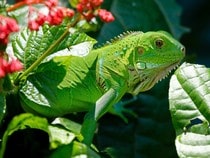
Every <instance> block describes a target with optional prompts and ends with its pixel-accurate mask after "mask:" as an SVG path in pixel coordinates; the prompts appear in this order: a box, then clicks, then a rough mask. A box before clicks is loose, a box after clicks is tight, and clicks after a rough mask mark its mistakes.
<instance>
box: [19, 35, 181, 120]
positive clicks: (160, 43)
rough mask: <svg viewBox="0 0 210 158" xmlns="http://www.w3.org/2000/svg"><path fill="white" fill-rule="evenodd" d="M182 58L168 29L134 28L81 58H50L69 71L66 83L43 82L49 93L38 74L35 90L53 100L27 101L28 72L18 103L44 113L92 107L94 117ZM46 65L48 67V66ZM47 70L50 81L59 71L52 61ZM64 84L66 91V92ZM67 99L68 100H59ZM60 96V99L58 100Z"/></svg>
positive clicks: (143, 88)
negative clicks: (48, 87)
mask: <svg viewBox="0 0 210 158" xmlns="http://www.w3.org/2000/svg"><path fill="white" fill-rule="evenodd" d="M183 57H184V46H183V45H181V44H180V43H179V42H178V41H176V40H175V39H173V38H172V37H171V36H170V35H169V34H168V33H166V32H147V33H142V32H132V33H130V34H127V35H124V36H121V37H119V38H118V39H117V40H115V41H113V42H112V43H110V44H107V45H105V46H103V47H101V48H98V49H95V50H92V51H91V52H90V53H89V54H88V55H86V56H84V57H78V56H70V57H68V58H62V57H61V58H58V59H54V61H56V63H59V64H60V65H62V63H65V62H69V63H70V66H69V67H68V68H67V72H65V73H64V75H68V76H69V78H68V80H66V81H65V82H67V83H68V87H65V86H62V85H64V84H60V83H57V84H54V83H52V85H46V86H51V90H53V91H50V90H49V92H47V91H48V89H42V85H45V84H48V83H45V80H44V79H39V78H38V77H36V80H37V81H36V82H35V83H36V84H34V86H35V87H36V89H38V90H39V93H42V92H43V91H45V92H43V94H48V93H49V95H51V98H52V96H54V100H52V99H51V100H50V101H47V103H46V101H42V99H40V103H39V104H37V102H36V99H34V100H28V99H26V98H27V97H26V93H25V91H26V89H25V88H31V87H30V76H29V77H28V81H27V82H28V83H26V85H27V86H25V87H24V88H23V90H21V91H20V96H21V98H22V104H23V107H24V109H26V110H27V111H30V112H35V113H38V114H41V115H44V116H48V117H57V116H61V115H64V114H68V113H72V112H81V111H87V110H90V109H91V108H94V111H95V114H94V116H95V119H96V120H97V119H98V118H99V117H100V116H102V115H103V114H104V113H105V112H107V111H108V109H109V108H110V106H112V105H114V104H116V103H117V102H118V101H119V100H120V99H121V97H122V96H123V95H124V94H125V93H131V94H133V95H137V94H138V93H139V92H143V91H146V90H149V89H150V88H151V87H153V85H154V84H155V83H156V82H157V81H159V80H160V79H162V78H164V77H165V76H166V75H167V74H168V73H169V72H170V71H171V70H172V69H173V68H175V67H176V66H177V65H178V64H179V62H180V61H181V59H183ZM55 66H58V65H55ZM45 69H47V68H46V65H45ZM51 69H52V71H55V72H54V76H52V80H53V77H56V73H61V72H56V67H52V65H50V68H49V69H47V70H48V71H51ZM32 76H33V75H32ZM37 76H38V75H37ZM52 86H54V87H52ZM65 88H68V90H67V91H64V90H65ZM61 91H64V93H61ZM23 92H24V93H23ZM28 95H30V94H28ZM31 95H32V94H31ZM46 97H47V96H46ZM67 97H68V100H66V102H65V103H63V102H64V101H63V100H65V98H67ZM48 98H50V97H48ZM59 100H61V101H62V103H59ZM48 102H49V103H48ZM46 104H49V105H50V106H46Z"/></svg>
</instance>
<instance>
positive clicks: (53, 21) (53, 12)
mask: <svg viewBox="0 0 210 158" xmlns="http://www.w3.org/2000/svg"><path fill="white" fill-rule="evenodd" d="M44 4H45V5H46V6H47V7H48V10H49V13H48V14H47V15H45V14H43V13H41V12H38V16H37V18H36V19H33V20H30V21H29V22H28V27H29V28H30V29H31V30H38V29H39V27H40V26H42V25H43V24H44V23H45V22H47V23H49V24H50V25H59V24H61V22H62V21H63V19H64V18H65V17H68V18H72V17H73V16H74V11H73V10H72V9H69V8H65V7H60V6H58V0H48V1H45V2H44Z"/></svg>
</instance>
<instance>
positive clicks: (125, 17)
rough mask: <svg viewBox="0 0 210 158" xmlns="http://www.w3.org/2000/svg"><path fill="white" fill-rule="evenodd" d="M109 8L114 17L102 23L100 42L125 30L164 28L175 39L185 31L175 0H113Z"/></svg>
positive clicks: (179, 9)
mask: <svg viewBox="0 0 210 158" xmlns="http://www.w3.org/2000/svg"><path fill="white" fill-rule="evenodd" d="M110 10H111V12H112V13H113V14H114V16H115V18H116V19H115V21H114V22H112V23H111V24H104V26H103V27H102V29H101V31H100V36H99V38H98V39H99V41H100V42H104V41H106V40H108V39H110V38H113V36H116V35H118V34H120V33H122V32H123V31H127V30H141V31H151V30H153V31H154V30H165V31H169V32H171V33H172V35H173V36H174V37H175V38H177V39H178V38H180V37H181V35H182V34H183V33H184V32H186V31H187V29H186V28H185V27H183V26H181V24H180V15H181V8H180V6H179V5H178V4H177V3H176V2H175V0H124V1H122V0H115V1H113V2H112V4H111V8H110Z"/></svg>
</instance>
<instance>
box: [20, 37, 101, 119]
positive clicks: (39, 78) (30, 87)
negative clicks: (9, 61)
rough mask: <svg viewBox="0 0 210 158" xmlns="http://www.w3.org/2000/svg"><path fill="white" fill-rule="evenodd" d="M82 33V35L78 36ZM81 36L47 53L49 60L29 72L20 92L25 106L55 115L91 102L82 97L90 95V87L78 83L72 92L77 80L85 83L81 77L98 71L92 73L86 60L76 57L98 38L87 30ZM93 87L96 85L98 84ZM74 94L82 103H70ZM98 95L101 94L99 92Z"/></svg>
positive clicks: (28, 109) (73, 110)
mask: <svg viewBox="0 0 210 158" xmlns="http://www.w3.org/2000/svg"><path fill="white" fill-rule="evenodd" d="M80 36H82V37H83V38H79V37H80ZM80 36H77V38H71V41H72V42H71V43H73V44H75V43H79V44H77V45H73V46H72V47H70V48H66V49H63V50H60V51H57V52H55V53H54V54H52V55H50V56H48V57H47V58H46V60H45V61H44V62H43V63H42V64H41V65H40V66H38V68H37V70H36V73H34V74H32V75H29V76H28V78H27V80H26V81H25V83H24V84H23V85H22V86H21V88H20V93H19V94H20V97H21V99H20V100H21V103H22V105H23V107H24V109H25V110H27V111H30V112H38V113H40V114H43V115H44V116H49V117H50V116H53V117H54V116H61V115H64V114H66V113H69V112H75V111H80V110H79V109H80V108H82V109H84V108H87V107H88V105H87V106H85V105H86V104H85V103H83V102H82V99H83V98H84V97H88V98H90V96H88V95H87V94H88V93H89V92H90V91H89V89H86V90H84V89H83V88H78V85H77V87H76V88H77V90H73V93H74V94H71V92H72V89H74V88H75V86H74V84H79V85H80V86H83V85H84V84H83V83H81V81H82V80H83V79H85V78H86V77H87V75H90V76H88V78H89V79H91V78H92V77H93V78H94V75H95V74H94V72H93V74H91V73H89V70H88V69H87V65H86V63H85V62H80V61H81V60H80V59H81V58H74V57H73V56H84V55H85V54H88V53H89V51H90V50H91V49H92V46H93V44H94V43H95V40H93V39H91V38H89V37H88V36H87V35H85V34H81V35H80ZM74 40H76V41H74ZM85 40H86V41H85ZM72 54H73V55H72ZM74 71H81V73H82V74H83V77H82V78H78V76H77V75H76V74H75V73H74ZM92 75H93V76H92ZM80 77H81V76H80ZM91 82H92V81H91ZM93 88H94V89H97V87H93ZM92 91H93V90H92ZM97 92H99V91H97ZM75 93H77V94H75ZM80 93H82V94H83V97H82V98H80ZM72 95H74V99H75V97H77V98H78V99H75V100H77V104H79V105H78V107H74V106H71V105H72ZM98 95H100V93H99V94H98ZM91 97H95V96H91ZM96 97H97V96H96ZM80 100H81V101H80ZM74 104H76V103H74ZM80 104H81V105H80ZM88 104H89V103H88ZM83 105H84V106H83Z"/></svg>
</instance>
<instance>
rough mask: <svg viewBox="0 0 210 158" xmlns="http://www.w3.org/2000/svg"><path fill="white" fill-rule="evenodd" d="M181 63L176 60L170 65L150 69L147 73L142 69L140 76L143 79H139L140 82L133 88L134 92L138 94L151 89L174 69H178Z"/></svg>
mask: <svg viewBox="0 0 210 158" xmlns="http://www.w3.org/2000/svg"><path fill="white" fill-rule="evenodd" d="M179 63H180V61H178V62H174V63H173V64H170V65H166V66H162V67H161V68H154V69H150V71H151V72H150V73H147V74H145V73H144V72H143V70H141V71H140V72H139V75H140V76H139V78H141V79H140V80H139V83H138V84H136V85H137V86H136V87H135V88H134V89H133V91H132V94H133V95H137V94H138V93H139V92H143V91H147V90H149V89H151V88H152V87H153V86H154V85H155V84H156V83H157V82H159V81H161V80H162V79H165V78H166V77H167V76H168V75H169V73H170V72H171V71H172V70H173V69H176V68H177V67H178V65H179ZM147 71H148V70H147ZM141 76H143V77H141Z"/></svg>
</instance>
